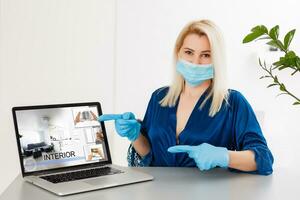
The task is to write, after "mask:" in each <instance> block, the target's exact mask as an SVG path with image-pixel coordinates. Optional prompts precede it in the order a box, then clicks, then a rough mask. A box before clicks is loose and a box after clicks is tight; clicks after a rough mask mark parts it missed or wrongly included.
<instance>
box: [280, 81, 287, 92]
mask: <svg viewBox="0 0 300 200" xmlns="http://www.w3.org/2000/svg"><path fill="white" fill-rule="evenodd" d="M279 89H280V90H281V91H286V89H285V86H284V84H283V83H282V84H280V87H279Z"/></svg>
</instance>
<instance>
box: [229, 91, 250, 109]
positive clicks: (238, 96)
mask: <svg viewBox="0 0 300 200" xmlns="http://www.w3.org/2000/svg"><path fill="white" fill-rule="evenodd" d="M228 102H229V104H230V105H247V106H248V105H249V103H248V101H247V99H246V97H245V96H244V95H243V94H242V93H241V92H240V91H238V90H235V89H228Z"/></svg>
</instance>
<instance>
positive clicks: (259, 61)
mask: <svg viewBox="0 0 300 200" xmlns="http://www.w3.org/2000/svg"><path fill="white" fill-rule="evenodd" d="M258 63H259V65H260V66H262V64H261V60H260V58H258Z"/></svg>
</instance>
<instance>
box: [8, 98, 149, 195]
mask: <svg viewBox="0 0 300 200" xmlns="http://www.w3.org/2000/svg"><path fill="white" fill-rule="evenodd" d="M12 113H13V120H14V126H15V132H16V139H17V145H18V152H19V158H20V164H21V170H22V175H23V178H24V179H25V180H26V181H28V182H30V183H33V184H34V185H37V186H39V187H41V188H43V189H46V190H48V191H50V192H52V193H54V194H56V195H59V196H64V195H69V194H75V193H81V192H86V191H92V190H98V189H103V188H109V187H114V186H120V185H126V184H131V183H138V182H143V181H149V180H153V177H152V176H151V175H148V174H145V173H142V172H140V171H138V170H137V169H135V168H131V167H121V166H117V165H113V164H112V160H111V155H110V150H109V146H108V138H107V134H106V130H105V125H104V123H103V122H101V123H100V122H98V120H97V118H98V116H100V115H102V111H101V105H100V103H99V102H88V103H72V104H56V105H38V106H22V107H14V108H12Z"/></svg>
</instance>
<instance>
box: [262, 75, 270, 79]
mask: <svg viewBox="0 0 300 200" xmlns="http://www.w3.org/2000/svg"><path fill="white" fill-rule="evenodd" d="M270 77H271V76H261V77H259V79H263V78H270Z"/></svg>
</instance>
